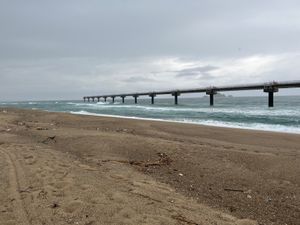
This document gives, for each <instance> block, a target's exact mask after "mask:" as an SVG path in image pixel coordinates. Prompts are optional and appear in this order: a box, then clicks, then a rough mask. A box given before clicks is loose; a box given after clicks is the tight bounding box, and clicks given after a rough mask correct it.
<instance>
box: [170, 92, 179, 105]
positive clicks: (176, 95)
mask: <svg viewBox="0 0 300 225" xmlns="http://www.w3.org/2000/svg"><path fill="white" fill-rule="evenodd" d="M172 96H174V103H175V105H178V96H180V93H179V92H173V93H172Z"/></svg>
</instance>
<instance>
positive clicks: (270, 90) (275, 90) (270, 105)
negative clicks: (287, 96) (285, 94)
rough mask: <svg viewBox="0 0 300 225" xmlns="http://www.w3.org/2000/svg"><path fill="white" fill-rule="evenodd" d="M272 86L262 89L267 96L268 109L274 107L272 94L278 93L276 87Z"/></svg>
mask: <svg viewBox="0 0 300 225" xmlns="http://www.w3.org/2000/svg"><path fill="white" fill-rule="evenodd" d="M274 84H275V83H274ZM274 84H272V85H269V86H265V87H264V92H265V93H268V95H269V100H268V105H269V107H274V92H278V87H275V86H274Z"/></svg>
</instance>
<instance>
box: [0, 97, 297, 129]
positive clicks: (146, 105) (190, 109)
mask: <svg viewBox="0 0 300 225" xmlns="http://www.w3.org/2000/svg"><path fill="white" fill-rule="evenodd" d="M107 100H108V101H107V102H103V101H101V102H83V101H27V102H0V106H3V107H18V108H27V109H39V110H45V111H52V112H67V113H73V114H83V115H99V116H101V115H106V116H116V117H126V118H134V119H139V118H143V119H150V120H163V121H175V122H183V123H193V124H203V125H211V126H222V127H234V128H245V129H255V130H266V131H277V132H289V133H300V96H276V97H275V107H274V108H269V107H268V102H267V98H266V97H218V98H215V105H214V106H213V107H211V106H209V99H208V98H207V97H202V98H179V104H178V105H174V99H173V98H172V99H171V98H170V99H161V98H155V104H154V105H151V99H150V98H144V99H142V98H139V99H138V104H137V105H136V104H134V101H133V98H130V97H127V98H126V99H125V104H122V103H121V99H117V98H116V101H115V103H114V104H113V103H111V101H110V99H107Z"/></svg>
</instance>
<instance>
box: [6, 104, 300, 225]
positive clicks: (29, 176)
mask: <svg viewBox="0 0 300 225" xmlns="http://www.w3.org/2000/svg"><path fill="white" fill-rule="evenodd" d="M299 165H300V135H297V134H287V133H272V132H262V131H251V130H241V129H230V128H218V127H209V126H199V125H191V124H180V123H169V122H158V121H143V120H130V119H120V118H109V117H95V116H82V115H71V114H65V113H50V112H42V111H35V110H34V111H33V110H20V109H12V108H0V171H1V173H0V181H1V182H0V201H1V205H0V224H1V225H2V224H3V225H14V224H15V225H41V224H45V225H48V224H49V225H50V224H51V225H52V224H55V225H62V224H79V225H96V224H149V225H150V224H151V225H153V224H165V225H167V224H186V225H196V224H199V225H209V224H214V225H255V224H261V225H268V224H274V225H285V224H286V225H298V224H300V199H299V198H300V187H299V186H300V176H299V174H300V166H299Z"/></svg>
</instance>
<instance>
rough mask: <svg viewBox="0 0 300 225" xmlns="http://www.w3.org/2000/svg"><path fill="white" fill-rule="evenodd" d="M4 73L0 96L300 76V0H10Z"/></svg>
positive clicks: (4, 11) (2, 19) (2, 35)
mask: <svg viewBox="0 0 300 225" xmlns="http://www.w3.org/2000/svg"><path fill="white" fill-rule="evenodd" d="M0 78H1V80H0V95H1V98H0V100H38V99H81V97H82V96H84V95H93V94H109V93H116V94H117V93H119V92H122V93H123V92H136V91H147V90H149V91H152V90H164V89H167V90H169V89H178V88H193V87H206V86H211V85H214V86H219V85H228V84H240V83H256V82H266V81H273V80H276V81H285V80H300V1H299V0H295V1H292V0H281V1H276V0H264V1H263V0H251V1H248V0H226V1H223V0H218V1H214V0H184V1H181V0H106V1H104V0H88V1H86V0H42V1H41V0H26V1H24V0H19V1H16V0H0ZM280 93H282V94H300V90H299V89H297V90H296V89H295V90H291V91H280ZM237 94H241V93H237ZM247 94H249V93H247ZM250 94H253V95H256V94H258V93H257V92H252V93H251V92H250ZM259 94H261V93H259Z"/></svg>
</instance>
